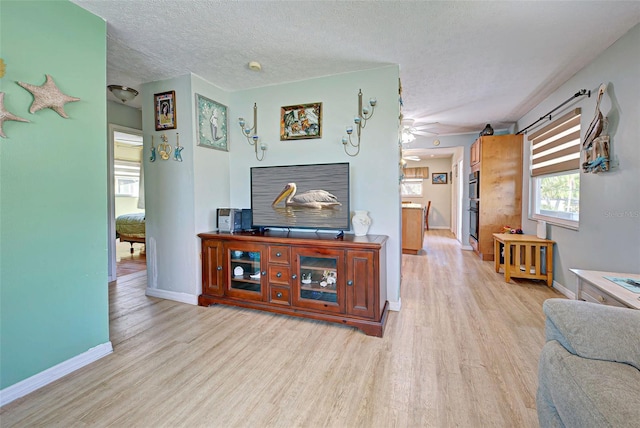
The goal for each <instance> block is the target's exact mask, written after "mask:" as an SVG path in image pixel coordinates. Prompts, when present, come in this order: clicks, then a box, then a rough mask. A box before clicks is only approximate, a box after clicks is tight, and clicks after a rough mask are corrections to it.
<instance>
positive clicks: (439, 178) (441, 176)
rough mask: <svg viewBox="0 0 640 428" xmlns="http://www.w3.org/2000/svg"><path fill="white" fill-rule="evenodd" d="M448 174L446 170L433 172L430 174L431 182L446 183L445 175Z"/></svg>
mask: <svg viewBox="0 0 640 428" xmlns="http://www.w3.org/2000/svg"><path fill="white" fill-rule="evenodd" d="M448 175H449V174H448V173H446V172H434V173H432V174H431V184H447V176H448Z"/></svg>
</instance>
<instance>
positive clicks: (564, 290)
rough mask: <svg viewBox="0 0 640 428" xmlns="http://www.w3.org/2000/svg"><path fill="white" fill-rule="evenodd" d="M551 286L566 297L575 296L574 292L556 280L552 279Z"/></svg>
mask: <svg viewBox="0 0 640 428" xmlns="http://www.w3.org/2000/svg"><path fill="white" fill-rule="evenodd" d="M553 288H555V289H556V290H558V291H559V292H560V293H562V294H564V295H565V297H567V298H568V299H575V298H576V293H574V292H573V291H571V290H569V289H568V288H567V287H565V286H564V285H562V284H560V283H559V282H557V281H553Z"/></svg>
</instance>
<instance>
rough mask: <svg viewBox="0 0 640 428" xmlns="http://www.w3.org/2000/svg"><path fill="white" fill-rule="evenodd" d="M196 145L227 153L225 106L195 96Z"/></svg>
mask: <svg viewBox="0 0 640 428" xmlns="http://www.w3.org/2000/svg"><path fill="white" fill-rule="evenodd" d="M196 114H197V117H196V127H197V138H198V145H199V146H201V147H208V148H210V149H216V150H224V151H225V152H228V151H229V138H228V133H227V125H228V123H229V122H228V118H227V106H225V105H223V104H220V103H219V102H216V101H213V100H210V99H209V98H207V97H204V96H202V95H200V94H196Z"/></svg>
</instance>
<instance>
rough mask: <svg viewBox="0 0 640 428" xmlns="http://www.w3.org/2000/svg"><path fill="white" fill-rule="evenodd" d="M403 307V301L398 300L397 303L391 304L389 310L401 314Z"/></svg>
mask: <svg viewBox="0 0 640 428" xmlns="http://www.w3.org/2000/svg"><path fill="white" fill-rule="evenodd" d="M401 306H402V299H400V298H398V301H397V302H389V310H390V311H396V312H400V307H401Z"/></svg>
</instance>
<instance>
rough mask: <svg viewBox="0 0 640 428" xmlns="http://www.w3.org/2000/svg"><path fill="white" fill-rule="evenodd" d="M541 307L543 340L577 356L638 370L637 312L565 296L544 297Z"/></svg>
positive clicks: (639, 324) (639, 319) (639, 318)
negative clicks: (542, 311)
mask: <svg viewBox="0 0 640 428" xmlns="http://www.w3.org/2000/svg"><path fill="white" fill-rule="evenodd" d="M542 308H543V310H544V313H545V314H546V315H547V318H546V336H547V340H557V341H558V342H560V343H561V344H562V346H564V347H565V348H566V349H567V350H568V351H569V352H571V353H573V354H576V355H578V356H581V357H585V358H591V359H596V360H604V361H617V362H621V363H626V364H631V365H632V366H634V367H635V368H636V369H639V370H640V311H638V310H634V309H626V308H617V307H613V306H605V305H600V304H597V303H590V302H583V301H580V300H567V299H548V300H545V302H544V304H543V306H542Z"/></svg>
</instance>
